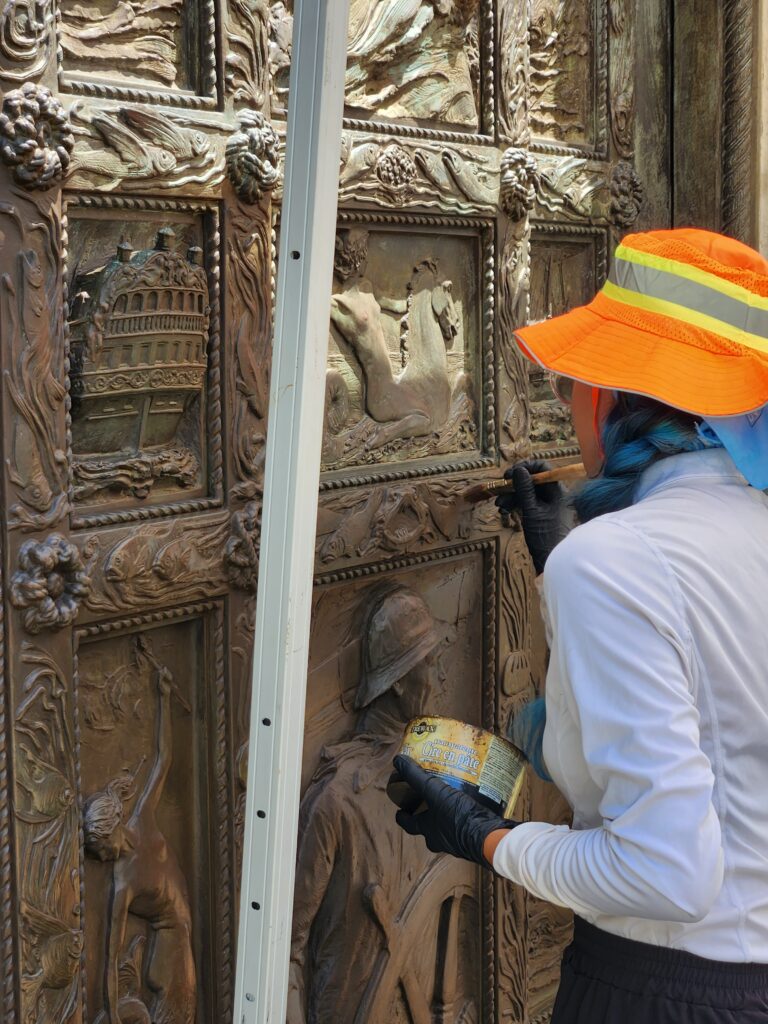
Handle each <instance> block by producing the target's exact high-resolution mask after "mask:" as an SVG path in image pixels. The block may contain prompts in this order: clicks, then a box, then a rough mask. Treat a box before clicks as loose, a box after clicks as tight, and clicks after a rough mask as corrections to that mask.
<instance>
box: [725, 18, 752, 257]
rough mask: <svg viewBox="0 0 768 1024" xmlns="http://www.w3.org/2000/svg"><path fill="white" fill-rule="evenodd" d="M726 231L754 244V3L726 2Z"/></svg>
mask: <svg viewBox="0 0 768 1024" xmlns="http://www.w3.org/2000/svg"><path fill="white" fill-rule="evenodd" d="M722 17H723V49H724V68H723V91H722V97H723V123H722V130H721V162H722V170H723V184H722V191H721V218H722V230H723V231H725V232H726V233H727V234H729V235H733V236H734V237H735V238H739V239H741V240H742V241H744V242H747V243H749V244H751V243H752V242H753V241H754V239H753V238H752V237H751V236H752V234H753V231H754V226H753V220H754V197H755V188H756V185H755V174H754V169H753V164H754V140H755V128H754V126H755V95H756V90H755V84H754V83H755V66H754V65H755V58H754V54H755V52H756V43H755V35H756V15H755V4H754V0H724V2H723V4H722Z"/></svg>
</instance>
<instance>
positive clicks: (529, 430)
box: [271, 0, 669, 1024]
mask: <svg viewBox="0 0 768 1024" xmlns="http://www.w3.org/2000/svg"><path fill="white" fill-rule="evenodd" d="M289 6H290V5H287V4H286V5H283V4H274V5H272V11H273V16H275V17H277V16H279V19H280V20H279V29H280V31H279V33H278V31H277V29H275V32H274V35H273V42H274V48H273V50H272V59H273V64H272V80H271V86H272V99H273V116H274V118H275V119H276V120H277V119H278V118H279V117H280V116H281V114H280V106H281V103H282V101H283V97H284V90H285V83H286V77H285V76H286V70H287V66H288V63H289V52H288V43H289V39H290V16H289V13H288V7H289ZM635 19H636V15H635V5H631V4H629V3H617V2H614V3H611V4H608V3H607V2H603V0H595V2H590V3H583V4H575V3H574V4H567V3H560V2H553V0H537V2H535V3H533V4H528V3H524V2H516V0H504V2H499V3H492V2H490V0H468V2H467V0H461V2H451V3H433V2H431V0H430V2H426V0H425V2H421V3H419V2H415V3H413V4H410V5H407V4H398V3H394V2H387V0H384V2H381V0H352V5H351V16H350V27H349V45H348V64H347V97H346V111H345V129H344V138H343V146H342V161H341V172H340V193H339V201H340V203H339V207H340V212H339V223H338V230H337V236H336V254H335V273H334V284H333V296H332V299H331V324H330V335H329V338H330V340H329V355H328V368H327V378H326V410H325V429H324V434H323V473H322V479H321V494H320V511H319V517H318V530H317V562H316V571H317V578H316V588H315V600H314V617H313V632H312V641H311V653H310V666H309V678H308V693H307V717H306V723H305V747H304V777H303V786H304V789H303V794H304V795H303V800H302V813H301V823H300V827H299V854H298V870H297V888H296V899H295V908H294V922H293V953H292V963H291V993H290V1001H289V1014H288V1019H289V1022H290V1024H303V1022H304V1021H317V1022H326V1021H331V1020H333V1021H339V1022H342V1021H343V1022H344V1024H347V1022H349V1024H352V1022H362V1021H365V1022H367V1024H393V1022H397V1024H406V1022H408V1024H412V1022H416V1024H428V1022H435V1024H437V1022H444V1024H449V1022H450V1024H459V1022H465V1024H468V1022H470V1021H471V1022H480V1021H486V1022H491V1021H518V1022H521V1024H522V1022H523V1021H526V1022H527V1021H534V1020H544V1019H546V1018H547V1016H548V1010H549V1007H550V1006H551V1000H552V994H553V991H554V987H555V985H556V982H557V974H558V961H559V954H560V951H561V949H562V945H563V942H564V941H565V939H566V937H567V935H568V932H569V927H570V921H569V916H568V914H567V913H564V912H562V911H559V910H557V909H554V908H551V907H548V906H546V905H544V904H542V903H540V902H538V901H536V900H533V899H529V898H527V897H526V896H525V894H524V893H522V892H521V891H519V890H517V889H515V888H514V887H512V886H508V885H505V884H503V883H500V882H497V883H494V882H493V881H492V880H491V879H490V878H489V877H487V876H486V875H484V874H483V873H482V872H481V871H480V870H479V869H474V868H472V867H469V866H467V865H465V864H456V863H455V862H452V861H451V860H450V858H435V857H433V856H431V855H429V854H428V853H426V851H425V850H424V847H423V843H421V842H420V841H418V842H417V841H415V840H412V839H410V838H408V837H405V836H404V835H403V834H402V833H401V832H400V831H399V830H398V829H397V828H396V826H395V824H394V820H393V818H394V812H393V810H392V808H391V805H390V804H389V803H388V801H387V798H386V795H385V793H384V787H385V784H386V781H387V778H388V775H389V773H390V770H391V760H392V756H393V754H394V752H395V751H396V749H397V747H398V744H399V739H400V737H401V736H402V731H403V728H404V725H405V723H406V721H407V720H408V719H409V718H410V717H412V716H415V715H418V714H421V713H425V712H429V713H432V714H443V715H449V716H452V717H458V718H462V719H464V720H468V721H471V722H474V723H476V724H482V725H485V726H487V727H491V728H495V729H498V730H504V729H505V727H506V725H507V723H508V721H509V717H510V714H511V713H512V711H513V710H514V708H515V707H516V706H518V705H520V704H521V703H522V702H524V701H525V700H527V699H529V698H530V697H531V696H532V695H533V693H534V686H535V684H536V683H539V682H540V681H541V679H542V675H543V662H544V655H545V650H544V644H543V639H542V637H541V635H540V632H541V631H540V626H539V623H538V618H537V615H538V611H537V607H536V598H535V594H534V589H533V581H532V576H531V571H530V567H529V563H528V560H527V558H526V557H525V556H524V553H523V545H522V542H521V536H520V534H519V533H516V532H513V531H511V530H504V531H502V530H501V529H500V524H499V521H498V517H497V513H496V510H495V508H494V507H493V505H492V504H491V505H490V506H486V505H481V506H476V507H475V508H474V509H473V508H469V507H466V506H464V505H463V504H462V503H461V501H460V498H459V496H460V494H461V492H462V490H463V489H464V488H465V487H466V486H467V485H468V484H469V483H470V482H471V481H472V480H474V479H477V478H479V477H482V476H484V475H494V474H495V473H497V472H498V469H497V468H496V467H498V465H499V464H500V463H502V464H505V463H508V462H510V461H511V460H514V459H515V458H517V457H520V456H523V455H524V454H528V453H530V452H532V451H534V452H536V453H539V454H543V455H546V457H549V458H555V459H556V458H564V457H567V456H572V455H573V454H575V448H574V440H573V437H572V432H571V426H570V423H569V420H568V416H567V415H566V413H565V412H564V411H563V410H561V409H559V408H558V407H557V406H556V404H555V403H554V402H553V401H552V399H551V393H550V392H549V389H548V387H547V385H546V379H545V378H544V375H543V374H542V373H539V372H537V371H536V370H535V369H534V368H532V367H531V366H529V365H527V364H526V363H525V362H524V361H523V360H522V359H521V358H520V356H519V355H518V354H517V352H516V350H515V345H514V343H513V341H512V337H511V332H512V329H513V327H514V326H515V325H518V324H520V323H522V322H524V321H525V320H528V319H540V318H543V317H546V316H548V315H551V314H553V313H558V312H560V311H562V310H564V309H566V308H567V307H569V306H570V305H573V304H576V303H579V302H581V301H586V300H587V299H588V298H590V297H591V296H592V294H593V292H594V291H595V290H596V288H597V287H598V286H599V285H600V283H601V282H602V279H603V277H604V276H605V273H606V269H607V259H608V253H609V250H610V249H611V247H612V245H613V244H614V243H615V241H616V240H617V238H618V237H619V236H620V235H621V233H622V232H623V231H625V230H627V229H628V228H630V227H632V226H633V225H636V224H637V225H641V224H643V223H646V224H649V223H652V222H656V223H659V222H661V223H665V222H667V221H668V217H669V213H668V209H669V194H668V193H669V188H668V182H667V180H666V177H665V175H666V167H665V152H666V133H667V128H666V125H665V123H664V121H663V118H661V119H659V118H658V117H656V118H655V119H653V120H652V119H651V118H649V117H648V114H647V111H644V112H643V117H644V118H645V120H644V121H643V128H644V131H645V132H646V140H647V142H646V155H645V160H646V166H650V165H651V164H653V167H654V172H655V173H654V181H653V185H652V187H651V189H650V190H649V198H648V201H646V205H645V208H644V212H643V215H642V216H640V210H641V206H642V205H643V185H642V184H641V177H640V173H641V172H640V171H639V170H638V168H637V166H636V165H635V159H634V158H635V141H634V140H635V124H636V116H635V106H636V104H635V85H636V82H635V60H636V59H637V58H638V54H642V53H643V52H647V53H649V54H653V55H654V56H656V54H655V53H653V51H654V48H656V49H657V50H659V51H661V50H662V49H663V47H664V45H665V38H666V36H665V26H664V24H663V22H657V21H656V19H655V18H654V17H652V18H651V20H650V21H649V22H647V23H645V22H644V23H643V24H642V25H638V23H636V20H635ZM639 29H641V30H642V33H641V34H642V47H644V48H645V50H643V49H642V48H641V44H639V43H638V41H637V38H638V30H639ZM658 87H659V88H662V87H663V83H662V84H660V85H658ZM657 101H659V102H661V101H662V98H661V97H659V96H656V95H654V92H653V87H652V86H646V88H645V102H646V104H647V105H650V104H654V103H656V102H657ZM662 105H663V102H662ZM521 810H522V811H524V812H525V813H527V814H532V815H538V816H545V817H547V816H548V817H550V818H553V817H554V818H562V817H563V814H564V808H563V807H562V805H561V803H560V801H559V798H558V796H557V795H556V794H555V793H554V791H552V790H551V788H549V787H546V786H544V785H541V784H535V785H531V786H530V787H529V788H528V790H527V792H526V794H525V797H524V799H523V802H522V805H521Z"/></svg>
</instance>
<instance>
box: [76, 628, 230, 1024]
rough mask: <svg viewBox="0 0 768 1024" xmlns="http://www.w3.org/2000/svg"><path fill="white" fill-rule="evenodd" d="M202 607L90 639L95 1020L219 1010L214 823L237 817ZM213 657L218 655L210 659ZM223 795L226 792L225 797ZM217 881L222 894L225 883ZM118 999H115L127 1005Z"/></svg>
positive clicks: (88, 840)
mask: <svg viewBox="0 0 768 1024" xmlns="http://www.w3.org/2000/svg"><path fill="white" fill-rule="evenodd" d="M208 632H209V629H208V627H207V624H206V622H205V620H203V619H199V618H198V619H192V620H189V621H181V622H172V623H168V624H165V625H161V626H158V627H156V628H144V629H140V630H137V631H136V632H132V633H129V634H124V635H118V636H110V635H105V636H101V637H97V638H96V639H90V640H88V641H85V642H82V643H81V645H80V650H79V673H78V710H79V722H80V742H81V746H80V777H81V786H82V793H83V800H84V804H83V841H84V846H85V906H86V916H85V945H86V948H87V949H88V950H89V951H90V955H91V958H92V959H91V964H90V969H89V972H88V976H87V999H88V1006H89V1007H90V1008H92V1009H93V1019H94V1020H95V1019H97V1017H98V1014H99V1011H100V1010H102V1009H106V1008H107V1006H108V1004H110V1003H111V1006H112V1015H113V1016H114V1017H115V1019H117V1017H118V1015H119V1019H121V1020H136V1021H139V1020H141V1021H143V1020H147V1021H149V1020H153V1021H155V1020H156V1021H161V1020H167V1021H171V1020H172V1021H179V1022H183V1024H194V1022H197V1021H203V1020H212V1019H215V1018H217V1016H218V1014H217V1009H216V987H215V981H214V978H215V967H216V961H217V955H216V953H215V952H214V951H215V950H216V949H217V946H218V944H219V941H220V938H219V939H216V938H214V937H215V936H220V933H219V925H218V924H217V910H216V905H217V900H220V899H221V895H222V894H223V893H225V892H226V886H223V887H222V886H221V882H220V880H221V877H222V876H221V872H222V871H223V870H227V868H228V865H227V864H226V863H225V862H221V861H220V860H219V859H218V858H219V851H218V850H217V847H216V844H215V841H214V840H213V839H212V837H213V836H216V835H219V834H220V831H219V830H220V828H221V821H222V816H224V817H223V820H226V814H227V810H226V805H227V800H226V792H227V787H226V781H225V780H224V779H222V778H219V773H220V772H221V771H222V770H223V769H222V767H221V766H222V764H223V763H224V762H223V758H224V757H225V756H226V752H225V751H223V750H222V751H219V752H218V755H217V750H216V747H215V745H214V743H213V739H212V737H214V736H215V735H216V725H215V723H216V717H217V714H221V713H222V709H221V708H217V701H219V702H220V701H223V680H219V681H218V682H217V683H214V681H213V680H212V679H211V678H210V676H209V671H208V661H209V656H207V655H206V647H207V644H206V639H207V636H206V634H207V633H208ZM210 660H212V659H210ZM222 794H225V796H224V799H223V800H222ZM215 894H216V895H215ZM115 1011H116V1012H115Z"/></svg>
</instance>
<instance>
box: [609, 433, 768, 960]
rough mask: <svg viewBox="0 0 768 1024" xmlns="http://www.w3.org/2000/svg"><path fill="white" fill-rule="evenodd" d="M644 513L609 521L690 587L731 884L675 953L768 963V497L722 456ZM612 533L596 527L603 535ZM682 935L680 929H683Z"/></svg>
mask: <svg viewBox="0 0 768 1024" xmlns="http://www.w3.org/2000/svg"><path fill="white" fill-rule="evenodd" d="M638 498H639V500H638V502H637V503H636V504H634V505H632V506H631V507H630V508H628V509H624V510H622V511H621V512H616V513H612V514H611V515H610V516H607V517H605V519H606V520H617V521H620V522H623V523H626V524H627V525H628V526H631V528H632V529H634V530H637V531H638V533H640V534H642V535H643V536H644V537H646V538H647V539H648V541H649V542H650V544H651V545H652V546H653V547H654V549H655V550H656V551H658V552H659V553H660V554H661V556H662V557H663V559H664V560H665V562H666V563H667V565H668V566H669V568H670V570H671V572H672V574H673V576H674V580H670V586H671V587H672V586H677V587H679V590H680V593H681V596H682V601H683V606H684V611H685V615H686V618H687V623H688V626H689V628H690V632H691V650H692V651H693V652H694V655H695V658H694V664H693V673H694V674H693V681H694V693H693V698H694V701H695V703H696V707H697V709H698V711H699V715H700V719H701V721H700V730H701V745H702V748H703V750H704V752H705V753H706V755H707V757H708V758H709V760H710V763H711V764H712V770H713V773H714V776H715V788H714V793H713V803H714V806H715V810H716V812H717V816H718V819H719V821H720V827H721V832H722V844H723V851H724V860H725V863H724V880H723V885H722V888H721V890H720V894H719V895H718V897H717V900H716V902H715V904H714V906H713V908H712V910H711V911H710V912H709V913H708V914H707V915H706V917H705V918H704V919H703V920H702V921H700V922H694V923H690V924H686V925H684V926H682V929H681V931H684V933H685V934H684V935H683V934H680V935H679V936H677V939H676V940H675V941H673V942H671V943H670V945H682V946H684V948H686V949H689V950H691V951H692V952H696V953H699V954H700V955H702V956H715V957H717V958H719V959H721V960H734V961H742V960H745V961H752V962H765V961H768V801H766V800H765V784H766V779H768V623H766V616H765V595H766V587H767V582H766V581H768V497H766V496H765V495H764V494H763V493H762V492H761V491H757V490H755V489H754V488H751V487H748V486H747V485H746V482H745V481H744V479H743V477H742V476H741V474H740V473H738V471H737V470H736V469H735V467H734V466H733V463H732V462H731V460H730V458H729V457H728V455H727V454H726V453H725V452H723V451H722V450H710V451H704V452H693V453H690V454H684V455H678V456H675V457H673V458H671V459H668V460H664V461H662V462H659V463H657V464H656V465H655V466H654V467H653V468H652V470H651V471H650V472H649V473H647V474H646V477H645V478H644V480H643V482H642V485H641V490H640V493H639V495H638ZM599 528H600V520H596V521H595V522H594V525H593V529H599ZM669 927H670V928H673V929H680V928H681V926H679V925H670V926H669Z"/></svg>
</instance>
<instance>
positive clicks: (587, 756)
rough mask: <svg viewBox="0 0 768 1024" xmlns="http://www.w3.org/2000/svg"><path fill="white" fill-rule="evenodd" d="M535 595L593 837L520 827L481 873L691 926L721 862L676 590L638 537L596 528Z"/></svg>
mask: <svg viewBox="0 0 768 1024" xmlns="http://www.w3.org/2000/svg"><path fill="white" fill-rule="evenodd" d="M544 591H545V600H546V605H547V609H548V614H549V618H550V625H551V628H552V649H551V655H550V668H549V673H550V675H552V674H556V675H557V678H558V682H559V685H560V687H561V689H562V692H563V698H564V700H565V703H566V706H567V707H568V709H569V712H570V714H571V715H572V717H573V719H574V721H575V722H576V724H577V728H578V729H579V730H580V734H581V740H582V748H583V756H584V760H585V762H586V765H587V768H588V771H589V774H590V777H591V778H592V780H593V782H594V783H595V785H596V787H597V789H598V790H599V792H601V793H602V798H601V801H600V805H599V812H600V817H601V818H602V825H601V826H600V827H598V828H589V829H584V830H573V829H570V828H568V827H567V826H563V825H560V826H554V825H548V824H545V823H543V822H526V823H523V824H521V825H520V826H518V827H517V828H515V829H513V830H511V831H510V833H509V835H508V836H506V837H505V838H504V839H503V840H502V841H501V843H500V844H499V846H498V848H497V850H496V854H495V857H494V868H495V869H496V871H497V872H498V873H499V874H501V875H504V876H506V877H508V878H510V879H512V880H513V881H514V882H517V883H519V884H521V885H524V886H525V888H526V889H528V890H529V891H530V892H532V893H533V894H534V895H535V896H538V897H541V898H542V899H545V900H548V901H550V902H552V903H556V904H558V905H560V906H564V907H570V908H571V909H572V910H574V911H576V912H577V913H580V914H582V915H585V916H595V915H609V916H621V917H626V916H632V917H641V918H649V919H651V920H663V921H682V922H689V921H697V920H700V919H701V918H703V917H704V916H705V915H706V914H707V912H708V911H709V909H710V908H711V906H712V904H713V903H714V901H715V899H716V898H717V895H718V893H719V891H720V887H721V885H722V878H723V854H722V843H721V835H720V825H719V821H718V818H717V814H716V812H715V809H714V806H713V802H712V796H713V788H714V776H713V773H712V767H711V765H710V763H709V760H708V758H707V757H706V755H705V754H704V752H703V751H702V749H701V746H700V742H699V716H698V711H697V709H696V706H695V703H694V697H693V679H692V670H691V651H690V636H689V632H688V628H687V624H686V619H685V613H684V608H683V604H682V595H681V593H680V590H679V585H678V583H677V580H676V579H675V577H674V576H673V574H672V571H671V569H670V568H669V566H668V564H667V563H666V561H665V560H663V558H662V556H661V555H660V554H659V553H658V552H657V551H656V549H655V548H654V547H653V546H652V545H651V544H650V543H649V542H648V541H647V540H646V539H645V538H644V537H643V536H641V535H640V534H639V533H637V532H636V531H635V530H633V529H632V528H631V527H629V526H627V525H625V524H622V523H618V522H616V521H615V520H613V521H611V520H597V521H595V522H594V523H590V524H587V525H586V526H583V527H580V528H579V529H577V530H575V531H574V532H573V533H572V534H571V535H570V536H569V537H568V538H567V539H566V540H565V541H564V542H563V543H562V544H561V545H560V546H559V547H558V548H557V549H556V550H555V552H553V554H552V555H551V557H550V559H549V561H548V562H547V568H546V571H545V580H544Z"/></svg>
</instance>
